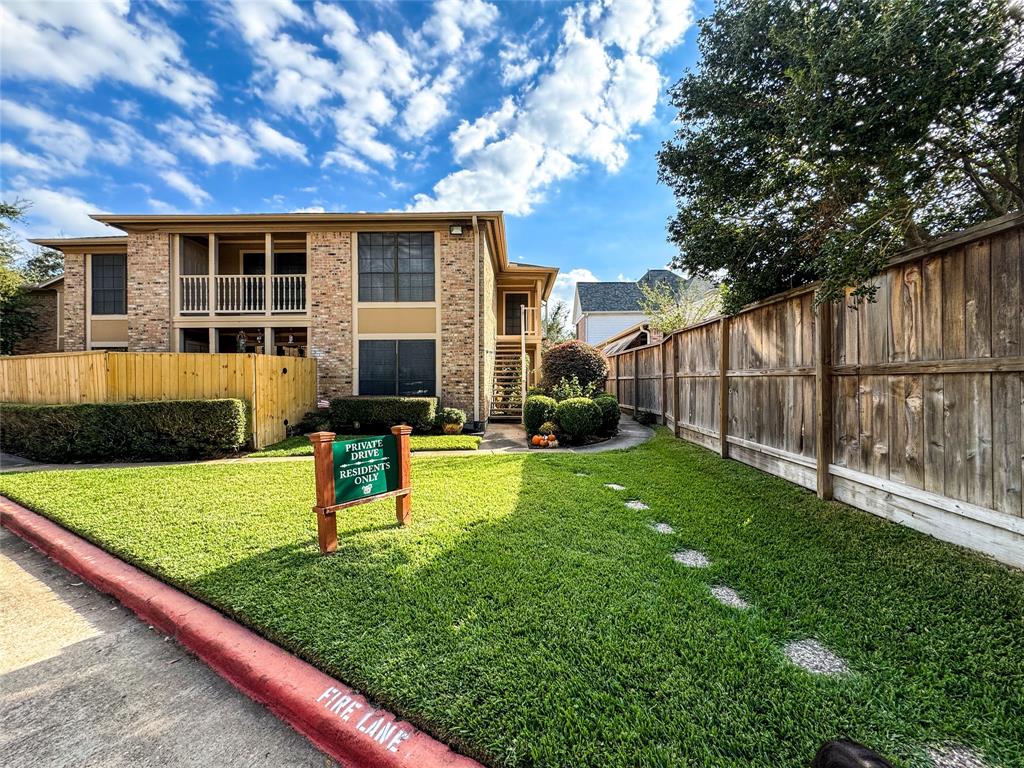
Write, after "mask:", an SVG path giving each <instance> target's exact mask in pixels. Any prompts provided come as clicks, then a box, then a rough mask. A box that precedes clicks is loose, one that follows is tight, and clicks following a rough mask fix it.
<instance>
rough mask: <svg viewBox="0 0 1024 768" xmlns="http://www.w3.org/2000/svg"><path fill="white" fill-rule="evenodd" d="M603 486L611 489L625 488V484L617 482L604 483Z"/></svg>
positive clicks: (619, 489) (620, 489)
mask: <svg viewBox="0 0 1024 768" xmlns="http://www.w3.org/2000/svg"><path fill="white" fill-rule="evenodd" d="M604 487H605V488H610V489H611V490H613V491H624V490H626V486H624V485H619V484H618V483H605V484H604Z"/></svg>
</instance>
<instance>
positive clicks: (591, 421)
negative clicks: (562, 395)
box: [523, 394, 619, 442]
mask: <svg viewBox="0 0 1024 768" xmlns="http://www.w3.org/2000/svg"><path fill="white" fill-rule="evenodd" d="M551 421H554V422H556V423H557V424H558V434H559V435H562V436H564V437H565V438H566V439H567V440H568V441H570V442H579V441H581V440H584V439H586V438H587V437H592V436H595V435H602V436H610V435H613V434H615V432H616V430H617V429H618V428H619V401H618V400H617V399H616V398H615V395H610V394H603V395H598V396H597V397H595V398H594V399H593V400H591V399H590V398H589V397H570V398H567V399H565V400H562V401H561V402H557V401H556V400H555V399H554V398H551V397H548V396H547V395H530V396H529V397H527V398H526V403H525V404H524V406H523V426H524V427H525V428H526V433H527V434H528V435H535V434H538V433H541V432H543V431H544V426H545V424H546V423H547V422H551Z"/></svg>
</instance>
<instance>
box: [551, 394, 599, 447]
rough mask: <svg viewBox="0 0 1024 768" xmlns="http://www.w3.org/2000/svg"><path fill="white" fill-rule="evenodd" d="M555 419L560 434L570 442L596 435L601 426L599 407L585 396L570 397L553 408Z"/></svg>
mask: <svg viewBox="0 0 1024 768" xmlns="http://www.w3.org/2000/svg"><path fill="white" fill-rule="evenodd" d="M555 421H557V422H558V426H559V428H560V430H561V433H562V436H563V437H567V438H568V439H569V440H570V441H572V442H579V441H580V440H583V439H584V438H585V437H589V436H590V435H596V434H597V430H598V429H599V428H600V427H601V409H600V408H598V407H597V405H596V404H595V403H594V401H593V400H591V399H590V398H587V397H570V398H569V399H568V400H563V401H562V402H560V403H559V404H558V407H557V408H555Z"/></svg>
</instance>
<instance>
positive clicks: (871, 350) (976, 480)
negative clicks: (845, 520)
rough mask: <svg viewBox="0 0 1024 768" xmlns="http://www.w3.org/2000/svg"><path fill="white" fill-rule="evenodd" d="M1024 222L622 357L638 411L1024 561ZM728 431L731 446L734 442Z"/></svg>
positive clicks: (1007, 219) (757, 462) (612, 386)
mask: <svg viewBox="0 0 1024 768" xmlns="http://www.w3.org/2000/svg"><path fill="white" fill-rule="evenodd" d="M1022 240H1024V215H1021V214H1011V215H1008V216H1004V217H1001V218H999V219H995V220H993V221H990V222H987V223H985V224H983V225H980V226H978V227H974V228H972V229H970V230H966V231H964V232H961V233H958V234H957V235H954V236H951V237H948V238H943V239H942V240H940V241H936V242H935V243H933V244H931V245H929V246H928V247H926V248H920V249H916V250H914V251H908V252H906V253H905V254H903V255H901V256H900V257H898V258H896V259H894V260H893V261H892V262H891V263H890V265H889V266H888V267H887V268H886V270H885V271H884V272H883V274H881V275H880V276H879V277H878V278H877V280H876V283H877V285H878V293H877V297H876V301H875V302H864V301H860V302H856V303H855V302H854V301H853V299H852V298H851V296H850V295H849V293H848V294H847V301H846V303H845V304H844V305H839V304H836V305H822V306H820V307H819V308H817V309H815V308H814V292H815V286H813V285H811V286H807V287H803V288H799V289H796V290H792V291H788V292H786V293H782V294H779V295H777V296H774V297H772V298H770V299H768V300H766V301H763V302H760V303H758V304H754V305H751V306H749V307H747V308H745V309H744V310H743V311H741V312H740V313H738V314H737V315H735V316H732V317H718V318H714V319H712V320H709V321H707V322H704V323H700V324H697V325H694V326H691V327H688V328H685V329H682V330H680V331H677V332H675V333H673V334H671V335H670V336H668V337H666V338H665V339H664V340H663V341H662V342H660V343H658V344H655V345H650V346H646V347H641V348H639V349H635V350H629V351H626V352H622V353H619V354H617V355H614V356H612V357H610V358H609V363H610V368H611V371H610V374H609V379H608V384H607V388H608V390H609V391H610V392H612V393H614V394H616V395H617V396H618V397H619V400H620V403H621V404H622V408H623V409H624V410H626V411H635V410H637V409H639V410H646V411H650V412H652V413H653V414H655V415H657V416H658V417H659V418H660V420H661V421H662V422H663V423H664V424H667V425H668V426H669V427H671V428H672V429H673V430H674V432H675V434H676V435H677V436H679V437H681V438H685V439H687V440H690V441H692V442H695V443H699V444H701V445H704V446H706V447H708V448H711V449H713V450H716V451H719V452H720V453H721V454H722V455H723V456H728V457H730V458H733V459H736V460H738V461H741V462H744V463H746V464H750V465H752V466H755V467H757V468H759V469H762V470H764V471H766V472H770V473H772V474H775V475H779V476H781V477H784V478H786V479H788V480H791V481H793V482H795V483H798V484H800V485H803V486H805V487H807V488H811V489H814V490H816V491H817V492H818V494H819V495H820V496H822V497H823V498H833V497H834V498H836V499H838V500H840V501H843V502H846V503H848V504H851V505H853V506H855V507H858V508H860V509H863V510H866V511H868V512H872V513H874V514H877V515H881V516H882V517H885V518H888V519H890V520H894V521H896V522H899V523H902V524H905V525H908V526H910V527H912V528H916V529H918V530H921V531H925V532H927V533H929V534H932V535H934V536H936V537H938V538H941V539H945V540H947V541H952V542H955V543H957V544H962V545H964V546H968V547H971V548H973V549H977V550H979V551H982V552H986V553H988V554H991V555H993V556H994V557H996V558H998V559H1000V560H1002V561H1004V562H1006V563H1010V564H1013V565H1016V566H1019V567H1024V516H1022V514H1024V508H1022V493H1021V486H1022V454H1024V443H1022V435H1024V427H1022V424H1024V409H1022V395H1024V389H1022V372H1024V357H1022V351H1021V344H1022V341H1024V327H1022V323H1024V259H1022ZM723 436H724V439H723Z"/></svg>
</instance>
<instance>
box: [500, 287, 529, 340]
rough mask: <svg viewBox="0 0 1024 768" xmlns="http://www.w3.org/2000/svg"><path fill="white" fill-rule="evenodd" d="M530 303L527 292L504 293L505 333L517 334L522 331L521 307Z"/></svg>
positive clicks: (507, 334) (508, 334)
mask: <svg viewBox="0 0 1024 768" xmlns="http://www.w3.org/2000/svg"><path fill="white" fill-rule="evenodd" d="M529 305H530V294H528V293H506V294H505V335H506V336H519V335H520V334H521V333H522V332H523V307H528V306H529Z"/></svg>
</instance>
